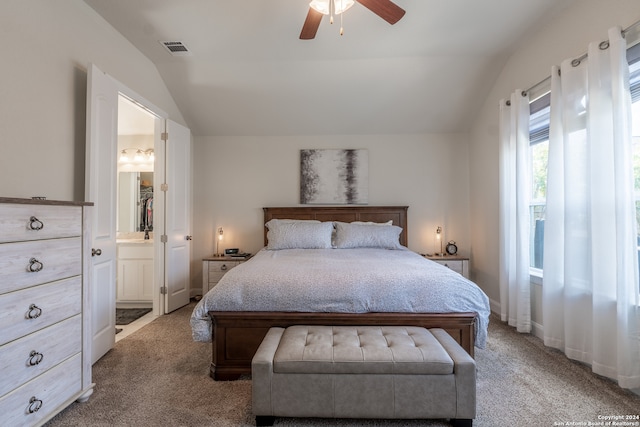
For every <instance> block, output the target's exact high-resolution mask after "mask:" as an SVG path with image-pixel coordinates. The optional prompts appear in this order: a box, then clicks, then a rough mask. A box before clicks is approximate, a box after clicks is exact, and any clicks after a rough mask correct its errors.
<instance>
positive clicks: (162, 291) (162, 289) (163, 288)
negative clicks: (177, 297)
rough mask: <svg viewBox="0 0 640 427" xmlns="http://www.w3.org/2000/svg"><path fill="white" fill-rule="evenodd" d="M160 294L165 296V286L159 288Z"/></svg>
mask: <svg viewBox="0 0 640 427" xmlns="http://www.w3.org/2000/svg"><path fill="white" fill-rule="evenodd" d="M160 293H161V294H162V295H166V294H167V287H166V286H163V287H161V288H160Z"/></svg>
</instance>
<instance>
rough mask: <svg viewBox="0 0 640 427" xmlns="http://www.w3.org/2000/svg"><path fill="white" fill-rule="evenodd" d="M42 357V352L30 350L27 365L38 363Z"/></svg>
mask: <svg viewBox="0 0 640 427" xmlns="http://www.w3.org/2000/svg"><path fill="white" fill-rule="evenodd" d="M42 359H44V354H42V353H40V352H37V351H35V350H31V353H29V366H36V365H39V364H40V362H42Z"/></svg>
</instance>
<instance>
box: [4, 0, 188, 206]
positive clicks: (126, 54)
mask: <svg viewBox="0 0 640 427" xmlns="http://www.w3.org/2000/svg"><path fill="white" fill-rule="evenodd" d="M1 10H2V11H1V12H0V39H1V40H3V43H4V44H5V47H6V48H5V49H4V52H3V55H2V61H1V62H2V65H0V82H2V83H0V129H1V132H0V150H1V155H0V173H1V174H2V179H1V180H0V195H2V196H3V197H32V196H46V197H47V198H49V199H58V200H84V162H85V150H84V146H85V127H86V126H85V120H86V119H85V106H86V84H87V71H86V70H87V64H88V63H90V62H93V63H95V64H96V65H97V66H98V67H99V68H100V69H101V70H102V71H104V72H106V73H108V74H110V75H111V76H113V77H115V78H116V79H117V80H119V81H120V82H122V83H123V84H124V85H126V86H127V87H129V88H131V89H133V90H134V91H136V92H137V93H139V94H140V95H141V96H143V97H144V98H146V99H147V100H149V101H150V102H152V103H153V104H155V105H156V106H157V107H158V108H161V109H163V110H164V111H165V112H167V113H168V114H169V116H170V117H171V118H172V119H173V120H174V121H177V122H181V123H183V122H184V120H183V118H182V115H181V114H180V112H179V110H178V108H177V106H176V104H175V102H174V101H173V99H172V97H171V95H170V94H169V91H168V90H167V88H166V86H165V85H164V82H163V81H162V79H161V78H160V75H159V73H158V71H157V70H156V68H155V66H154V65H153V64H152V63H151V61H149V60H148V59H147V58H146V57H145V56H144V55H142V53H140V51H138V50H137V49H136V48H134V47H133V46H132V45H131V44H130V43H129V42H128V41H127V40H126V39H125V38H124V37H123V36H122V35H121V34H120V33H118V32H117V31H115V30H114V29H113V28H112V27H111V26H110V25H108V24H107V23H106V22H105V21H104V20H103V19H102V18H101V17H99V16H98V15H97V14H96V13H95V12H94V11H93V9H91V8H90V7H89V6H87V4H86V3H84V2H83V1H81V0H56V1H50V0H3V1H2V9H1Z"/></svg>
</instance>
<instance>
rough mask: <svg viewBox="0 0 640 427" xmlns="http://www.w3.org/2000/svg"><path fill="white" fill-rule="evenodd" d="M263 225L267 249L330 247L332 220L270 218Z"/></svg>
mask: <svg viewBox="0 0 640 427" xmlns="http://www.w3.org/2000/svg"><path fill="white" fill-rule="evenodd" d="M265 226H266V227H267V228H268V229H269V231H268V232H267V242H268V243H267V249H270V250H277V249H330V248H331V233H332V232H333V223H332V222H319V221H297V220H293V221H292V220H276V219H272V220H271V221H269V222H267V223H266V224H265Z"/></svg>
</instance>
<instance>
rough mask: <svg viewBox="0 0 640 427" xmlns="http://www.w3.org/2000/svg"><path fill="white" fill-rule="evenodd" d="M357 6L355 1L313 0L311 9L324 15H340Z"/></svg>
mask: <svg viewBox="0 0 640 427" xmlns="http://www.w3.org/2000/svg"><path fill="white" fill-rule="evenodd" d="M354 4H355V1H354V0H311V3H309V7H310V8H312V9H314V10H316V11H318V12H320V13H321V14H323V15H329V14H330V13H332V12H333V14H334V15H340V14H341V13H342V12H345V11H347V10H349V9H350V8H351V6H353V5H354Z"/></svg>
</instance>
